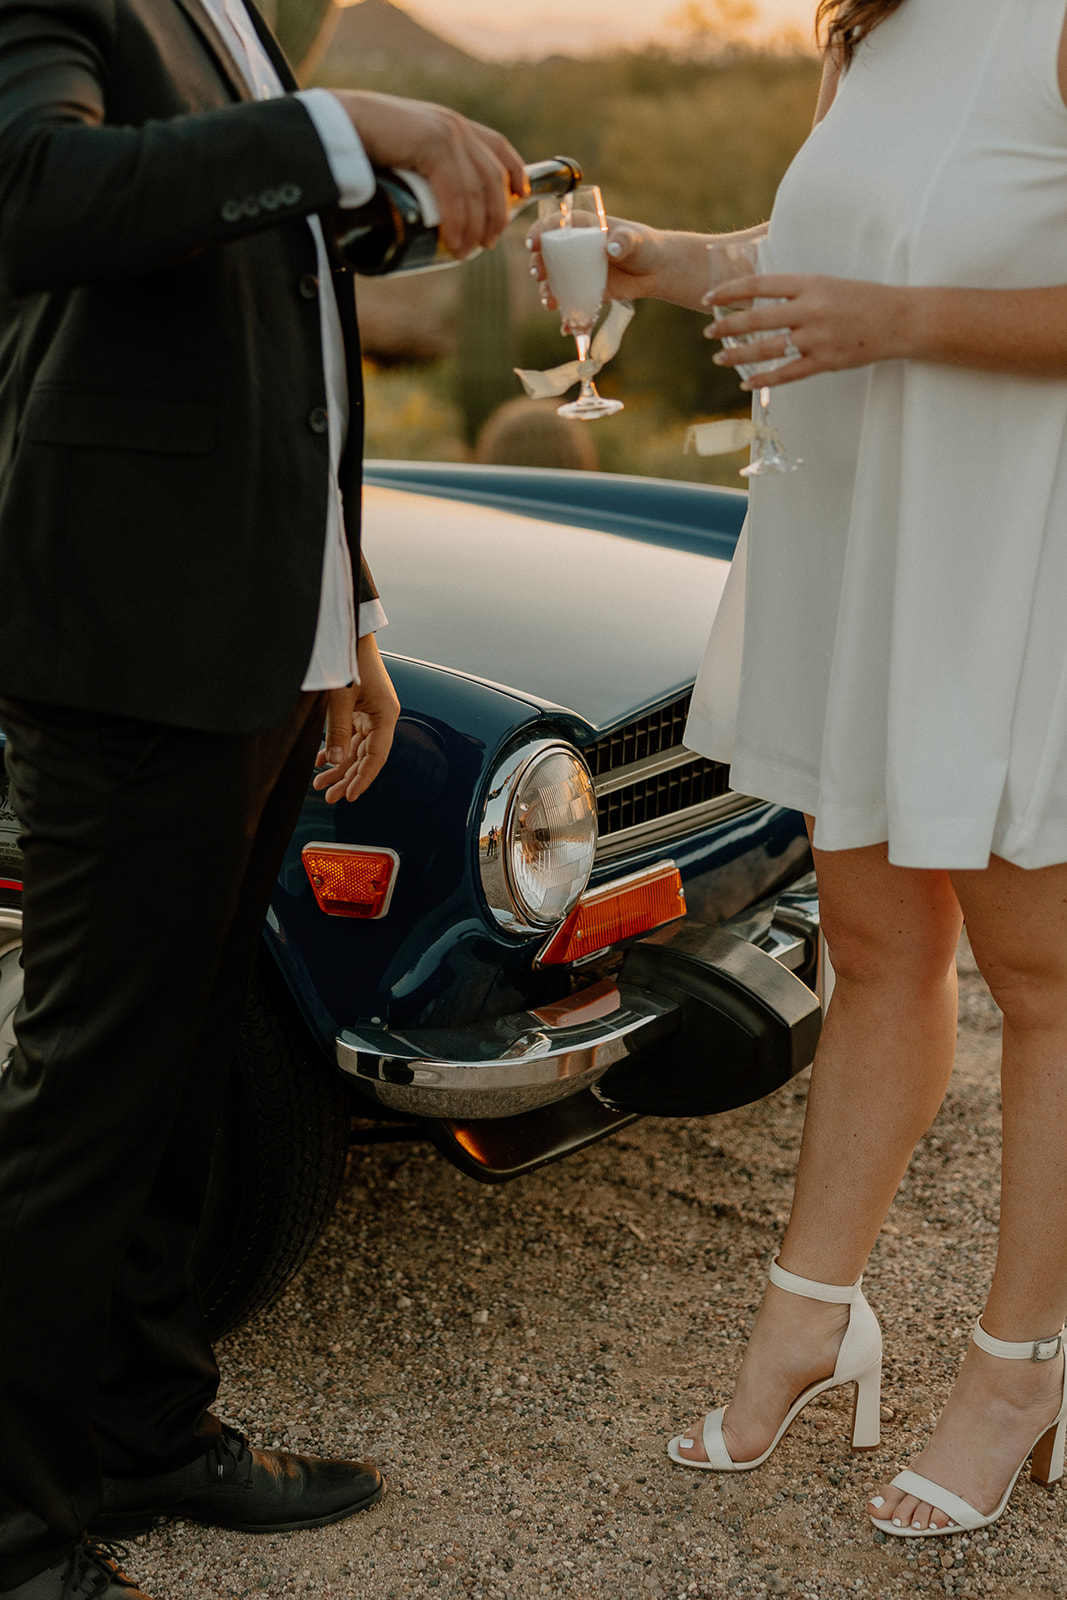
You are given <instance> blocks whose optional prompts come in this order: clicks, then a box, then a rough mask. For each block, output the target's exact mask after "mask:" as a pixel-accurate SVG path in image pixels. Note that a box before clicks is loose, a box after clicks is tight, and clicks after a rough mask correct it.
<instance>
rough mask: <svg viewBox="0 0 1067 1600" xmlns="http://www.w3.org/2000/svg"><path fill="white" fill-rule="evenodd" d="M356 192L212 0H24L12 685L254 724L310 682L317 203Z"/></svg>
mask: <svg viewBox="0 0 1067 1600" xmlns="http://www.w3.org/2000/svg"><path fill="white" fill-rule="evenodd" d="M260 28H261V33H262V35H263V36H264V39H265V42H266V41H268V40H269V47H270V49H271V51H272V54H273V55H274V57H275V59H276V61H277V63H278V66H279V70H280V71H282V72H283V73H284V74H285V76H284V78H283V81H284V82H285V83H286V84H287V86H289V87H292V86H293V82H292V76H291V73H290V72H289V69H288V67H287V66H286V65H285V62H284V59H283V58H282V57H281V55H280V52H279V51H278V48H277V45H276V44H275V43H274V41H273V40H270V36H269V34H267V31H266V29H265V27H264V26H263V25H262V24H260ZM336 199H337V187H336V185H335V183H334V180H333V178H332V176H331V174H330V170H329V166H328V164H327V161H326V158H325V155H324V153H323V150H322V146H321V144H320V141H319V138H318V136H317V134H316V132H315V130H314V127H313V124H312V122H311V120H310V118H309V117H308V115H307V113H306V111H305V110H304V107H303V106H302V105H301V103H300V102H299V101H298V100H295V99H292V98H285V99H277V100H272V101H264V102H254V101H251V100H250V99H249V98H248V96H247V91H246V90H245V88H244V86H243V82H242V79H241V76H240V74H239V72H238V70H237V68H236V66H235V65H234V63H233V61H232V59H231V58H230V57H229V55H228V53H227V51H226V48H225V46H224V44H223V43H222V41H221V40H220V38H219V37H218V35H217V34H216V32H215V30H214V28H213V27H212V25H211V23H210V20H209V18H208V16H207V13H206V12H205V11H203V9H202V8H201V6H200V4H199V3H198V0H33V3H32V4H30V3H29V0H0V693H3V694H7V695H11V696H22V697H28V698H32V699H38V700H43V701H48V702H51V703H53V704H58V705H67V706H77V707H83V708H88V709H94V710H103V711H109V712H117V713H120V714H123V715H129V716H136V717H144V718H147V719H150V720H154V721H162V722H169V723H175V724H178V725H180V726H185V727H190V728H197V729H202V730H215V731H219V732H230V733H238V732H245V731H252V730H254V729H259V728H263V727H266V726H269V725H270V724H271V723H273V722H275V721H277V720H278V719H280V718H281V717H282V716H284V715H285V714H286V712H287V711H288V710H289V709H290V707H291V706H292V704H293V702H294V699H295V697H296V694H297V693H298V691H299V688H300V685H301V681H302V678H303V675H304V672H305V669H306V665H307V661H308V657H309V655H310V651H311V645H312V641H313V638H314V631H315V623H316V617H317V609H318V599H319V585H320V577H321V569H322V551H323V538H324V531H325V525H326V497H327V493H328V491H329V484H328V470H327V461H328V441H327V435H326V431H325V426H326V423H325V405H326V399H325V392H324V382H323V371H322V352H321V342H320V332H319V307H318V300H317V294H316V287H315V272H316V270H317V268H316V255H315V249H314V244H313V241H312V238H311V234H310V231H309V229H308V227H307V224H306V222H305V220H304V218H305V216H306V215H307V214H308V213H310V212H315V211H319V210H328V209H329V208H330V207H331V206H332V205H333V204H334V203H335V201H336ZM335 286H336V288H337V290H338V301H339V304H340V308H341V315H342V321H343V324H344V327H345V334H346V350H347V360H348V376H349V386H350V392H351V401H352V420H351V425H350V431H349V443H348V449H347V452H346V456H345V460H344V462H343V467H342V489H343V492H344V496H345V502H346V512H347V523H348V535H349V544H350V547H351V550H352V555H353V561H354V563H356V564H357V566H358V508H359V472H360V454H361V446H362V425H361V423H362V413H361V394H362V390H361V384H360V370H359V349H358V338H357V331H356V323H355V305H354V296H353V291H352V282H351V278H350V276H349V275H348V274H347V273H346V272H344V271H342V270H338V271H336V272H335ZM373 593H374V590H373V586H372V585H371V584H370V581H369V578H367V577H366V576H365V575H364V579H363V582H362V583H361V594H362V596H363V597H366V596H367V595H368V594H373Z"/></svg>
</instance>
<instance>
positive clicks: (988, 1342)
mask: <svg viewBox="0 0 1067 1600" xmlns="http://www.w3.org/2000/svg"><path fill="white" fill-rule="evenodd" d="M971 1338H972V1339H973V1340H974V1342H975V1344H976V1345H977V1346H978V1348H979V1349H980V1350H985V1351H986V1352H987V1354H989V1355H991V1356H1000V1357H1001V1359H1002V1360H1004V1361H1054V1360H1055V1358H1056V1357H1057V1356H1058V1355H1059V1354H1060V1351H1061V1350H1063V1349H1064V1342H1063V1329H1062V1328H1061V1329H1060V1331H1059V1333H1054V1334H1053V1335H1052V1337H1051V1338H1050V1339H1035V1340H1033V1341H1032V1342H1026V1343H1018V1344H1017V1343H1015V1342H1014V1341H1013V1340H1010V1339H994V1338H993V1335H992V1334H990V1333H986V1331H985V1329H984V1328H983V1327H982V1319H981V1317H979V1319H978V1321H977V1322H976V1323H975V1325H974V1330H973V1332H972V1334H971ZM1065 1436H1067V1365H1065V1366H1064V1373H1063V1392H1062V1399H1061V1402H1060V1409H1059V1411H1058V1413H1057V1414H1056V1416H1055V1417H1054V1418H1053V1420H1052V1422H1050V1423H1049V1425H1048V1427H1047V1428H1044V1429H1042V1431H1041V1432H1040V1433H1039V1434H1038V1436H1037V1438H1036V1439H1035V1440H1034V1442H1033V1444H1032V1445H1031V1446H1030V1449H1029V1450H1028V1451H1027V1452H1026V1455H1024V1456H1023V1458H1022V1460H1021V1461H1020V1463H1019V1465H1018V1466H1017V1467H1016V1469H1015V1471H1014V1472H1013V1474H1012V1477H1011V1482H1010V1483H1009V1484H1008V1487H1007V1488H1006V1489H1005V1491H1004V1493H1003V1494H1002V1495H1001V1497H1000V1504H999V1505H997V1506H996V1507H995V1508H994V1509H993V1510H992V1511H991V1512H990V1513H989V1515H988V1516H986V1515H985V1514H984V1513H983V1512H981V1511H976V1510H975V1508H974V1506H972V1505H970V1504H968V1502H967V1501H966V1500H961V1499H960V1497H959V1495H958V1494H952V1493H951V1492H950V1491H949V1490H948V1489H943V1488H942V1487H941V1485H940V1484H939V1483H934V1482H933V1481H932V1480H931V1479H930V1478H923V1477H921V1476H920V1474H919V1473H917V1472H908V1471H905V1472H898V1473H897V1476H896V1477H895V1478H894V1479H893V1483H892V1487H893V1488H894V1489H902V1490H903V1491H904V1493H905V1494H910V1495H914V1496H915V1498H916V1499H917V1500H922V1501H924V1502H925V1503H926V1504H927V1505H930V1506H933V1507H934V1509H935V1510H936V1511H944V1512H945V1513H946V1514H947V1515H948V1516H949V1517H951V1518H952V1521H951V1522H950V1523H949V1524H948V1526H947V1527H945V1528H937V1527H934V1526H933V1525H932V1524H931V1525H929V1526H928V1527H925V1528H913V1527H910V1526H909V1527H907V1528H904V1527H901V1526H900V1525H899V1524H897V1523H895V1522H892V1521H891V1520H890V1519H889V1518H887V1517H872V1518H871V1521H872V1522H873V1523H874V1525H875V1527H876V1528H880V1529H881V1530H882V1532H883V1533H891V1534H892V1535H893V1537H894V1538H896V1539H933V1538H936V1537H937V1536H938V1535H944V1534H947V1533H973V1532H975V1531H976V1530H977V1529H978V1528H988V1527H989V1524H990V1523H991V1522H996V1520H997V1518H998V1517H999V1516H1002V1515H1003V1513H1004V1510H1005V1508H1006V1506H1007V1504H1008V1501H1009V1499H1010V1498H1011V1491H1012V1490H1013V1489H1014V1488H1015V1483H1016V1480H1017V1479H1018V1476H1019V1473H1020V1472H1021V1471H1022V1470H1023V1467H1025V1465H1026V1459H1027V1456H1029V1457H1030V1458H1031V1460H1030V1477H1031V1478H1032V1479H1033V1481H1034V1482H1035V1483H1041V1484H1044V1485H1045V1487H1046V1488H1047V1487H1048V1486H1049V1485H1050V1484H1053V1483H1058V1482H1059V1480H1060V1479H1061V1478H1062V1477H1063V1447H1064V1438H1065Z"/></svg>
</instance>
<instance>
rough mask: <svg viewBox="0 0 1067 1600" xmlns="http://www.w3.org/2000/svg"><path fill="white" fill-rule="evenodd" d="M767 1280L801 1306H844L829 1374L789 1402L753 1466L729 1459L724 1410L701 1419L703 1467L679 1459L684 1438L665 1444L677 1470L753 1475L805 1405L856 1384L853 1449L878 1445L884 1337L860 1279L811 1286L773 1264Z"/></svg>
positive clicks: (700, 1463) (686, 1441) (687, 1444)
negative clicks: (802, 1302)
mask: <svg viewBox="0 0 1067 1600" xmlns="http://www.w3.org/2000/svg"><path fill="white" fill-rule="evenodd" d="M768 1277H769V1278H770V1281H771V1282H772V1283H773V1284H774V1285H775V1287H776V1288H778V1289H785V1290H786V1292H787V1293H789V1294H796V1295H800V1296H801V1297H802V1298H803V1299H805V1300H823V1301H826V1302H827V1303H829V1304H833V1305H845V1306H848V1308H849V1314H848V1327H847V1328H846V1329H845V1334H844V1338H843V1339H842V1340H841V1348H840V1349H839V1351H838V1353H837V1364H836V1365H835V1367H834V1370H833V1373H832V1375H831V1376H830V1377H829V1378H824V1379H823V1380H822V1381H821V1382H820V1383H813V1384H811V1385H810V1386H809V1387H808V1388H807V1389H805V1390H804V1392H803V1394H801V1395H799V1396H798V1397H797V1399H796V1400H794V1401H793V1404H792V1405H791V1406H790V1408H789V1410H788V1411H787V1412H786V1414H785V1418H784V1420H783V1422H782V1425H781V1427H780V1428H779V1429H778V1432H777V1433H776V1434H775V1436H774V1438H773V1439H772V1440H771V1442H770V1444H769V1446H768V1447H767V1449H766V1450H764V1452H763V1454H762V1455H759V1456H756V1457H755V1459H754V1460H752V1461H734V1460H732V1459H731V1456H730V1452H729V1450H728V1449H727V1448H726V1441H725V1439H724V1438H723V1432H722V1419H723V1416H724V1414H725V1411H726V1407H725V1406H720V1407H719V1408H718V1410H717V1411H711V1412H709V1413H708V1415H707V1416H706V1417H705V1419H704V1428H703V1432H702V1434H701V1439H702V1441H703V1444H704V1452H705V1454H706V1456H707V1458H708V1459H707V1460H706V1461H692V1460H690V1458H689V1457H688V1456H683V1455H682V1454H681V1447H682V1446H683V1444H684V1446H685V1448H686V1449H690V1448H691V1446H692V1443H693V1441H692V1439H690V1438H689V1437H688V1436H684V1435H679V1436H678V1437H677V1438H676V1439H672V1440H671V1441H670V1443H669V1444H668V1446H667V1454H668V1455H669V1456H670V1458H671V1460H672V1461H674V1462H677V1464H678V1466H680V1467H695V1468H696V1469H698V1470H699V1471H703V1472H751V1471H752V1470H753V1469H754V1468H755V1467H761V1466H762V1465H763V1463H764V1462H765V1461H766V1460H767V1458H768V1457H769V1456H770V1455H771V1454H772V1452H773V1451H774V1450H775V1449H776V1448H777V1447H778V1445H779V1443H780V1442H781V1440H782V1439H783V1437H784V1436H785V1434H786V1432H787V1431H788V1429H789V1427H790V1425H791V1424H792V1423H793V1422H794V1421H795V1419H796V1418H797V1417H798V1416H799V1415H800V1413H801V1412H802V1411H803V1409H804V1407H805V1406H806V1405H809V1404H810V1403H811V1401H812V1400H815V1399H817V1398H818V1396H819V1395H821V1394H826V1393H827V1392H828V1391H829V1390H830V1389H839V1388H841V1387H842V1386H843V1385H844V1384H846V1383H851V1384H854V1385H855V1389H856V1397H855V1404H854V1407H853V1418H852V1445H853V1448H854V1449H856V1450H873V1449H875V1447H876V1446H877V1444H878V1442H879V1439H880V1437H881V1424H880V1414H881V1399H882V1332H881V1329H880V1328H879V1326H878V1318H877V1317H876V1316H875V1314H874V1312H873V1311H872V1310H871V1308H870V1306H869V1305H868V1304H867V1302H866V1300H865V1299H864V1297H863V1291H862V1290H861V1288H860V1284H861V1283H862V1281H863V1280H862V1279H858V1280H857V1282H856V1283H852V1284H846V1285H840V1284H834V1283H815V1282H813V1281H812V1280H811V1279H810V1278H798V1277H797V1275H796V1273H794V1272H786V1271H785V1269H784V1268H783V1267H780V1266H779V1265H778V1263H777V1261H772V1262H771V1265H770V1269H769V1271H768Z"/></svg>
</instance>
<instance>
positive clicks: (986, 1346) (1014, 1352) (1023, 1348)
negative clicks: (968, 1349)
mask: <svg viewBox="0 0 1067 1600" xmlns="http://www.w3.org/2000/svg"><path fill="white" fill-rule="evenodd" d="M971 1338H972V1339H973V1340H974V1342H975V1344H976V1345H977V1346H978V1348H979V1349H980V1350H984V1351H985V1352H986V1354H987V1355H991V1356H1000V1357H1001V1359H1002V1360H1004V1361H1052V1360H1053V1359H1054V1358H1055V1357H1056V1356H1058V1355H1059V1353H1060V1351H1061V1350H1062V1349H1063V1329H1062V1328H1061V1329H1060V1331H1059V1333H1052V1334H1050V1335H1049V1337H1048V1338H1047V1339H1020V1340H1018V1341H1016V1340H1013V1339H994V1337H993V1335H992V1334H991V1333H986V1331H985V1329H984V1328H983V1327H982V1319H981V1317H979V1318H978V1321H977V1322H976V1323H975V1325H974V1328H973V1330H972V1333H971Z"/></svg>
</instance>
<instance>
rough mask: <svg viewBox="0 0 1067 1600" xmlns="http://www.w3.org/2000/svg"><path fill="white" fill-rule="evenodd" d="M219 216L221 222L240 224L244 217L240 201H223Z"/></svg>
mask: <svg viewBox="0 0 1067 1600" xmlns="http://www.w3.org/2000/svg"><path fill="white" fill-rule="evenodd" d="M219 215H220V216H221V217H222V220H223V222H240V220H241V218H242V216H243V215H244V211H243V210H242V207H241V202H240V200H226V201H224V202H223V205H222V209H221V211H220V213H219Z"/></svg>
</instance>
